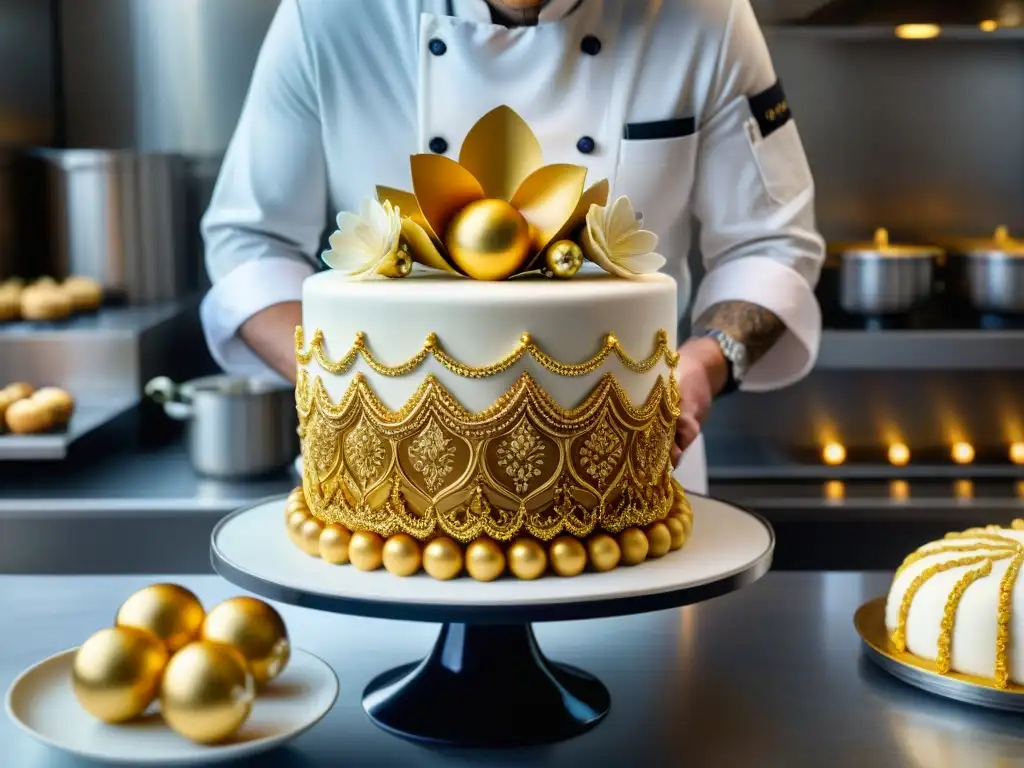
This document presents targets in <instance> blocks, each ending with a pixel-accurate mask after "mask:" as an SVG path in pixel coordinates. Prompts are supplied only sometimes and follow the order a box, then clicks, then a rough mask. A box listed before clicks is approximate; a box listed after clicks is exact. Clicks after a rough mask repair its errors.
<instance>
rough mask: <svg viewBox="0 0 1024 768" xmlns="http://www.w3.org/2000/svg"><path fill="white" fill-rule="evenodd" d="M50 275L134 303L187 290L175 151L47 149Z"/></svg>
mask: <svg viewBox="0 0 1024 768" xmlns="http://www.w3.org/2000/svg"><path fill="white" fill-rule="evenodd" d="M40 157H42V159H43V160H45V161H46V163H47V166H48V168H49V187H50V216H51V219H52V222H53V228H54V232H53V240H54V242H53V247H52V253H51V264H50V268H51V269H50V271H51V272H52V273H53V274H54V276H56V277H67V276H69V275H83V276H85V277H91V278H93V279H94V280H97V281H98V282H99V283H100V284H101V285H102V286H103V288H104V290H105V291H106V293H107V294H108V295H111V296H118V297H122V298H124V299H126V300H127V301H129V302H131V303H135V304H146V303H152V302H157V301H167V300H173V299H178V298H182V297H183V296H184V295H186V294H187V293H188V292H189V291H191V290H193V286H192V285H190V284H189V283H190V280H189V275H190V274H191V273H192V272H194V270H191V269H190V267H189V263H188V260H189V259H190V258H196V256H195V254H194V253H193V254H190V253H189V252H188V248H187V242H188V231H187V225H186V223H185V222H186V207H185V203H186V197H185V190H186V186H185V181H184V174H183V165H182V163H183V161H182V159H181V158H180V157H178V156H176V155H156V154H154V155H137V154H134V153H132V152H124V151H107V150H85V149H81V150H52V151H51V150H47V151H45V152H41V153H40Z"/></svg>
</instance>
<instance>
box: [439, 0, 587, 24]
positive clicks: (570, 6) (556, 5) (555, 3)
mask: <svg viewBox="0 0 1024 768" xmlns="http://www.w3.org/2000/svg"><path fill="white" fill-rule="evenodd" d="M584 2H586V0H548V3H547V5H545V6H544V7H543V8H541V10H540V19H539V20H540V22H541V23H544V22H547V21H561V20H562V19H564V18H565V17H566V16H568V15H569V14H570V13H572V12H573V11H575V10H576V8H577V6H580V5H582V4H583V3H584ZM451 5H452V10H453V11H454V13H455V15H456V16H458V17H459V18H463V19H470V20H472V21H479V22H483V23H489V22H490V21H491V9H490V8H489V7H488V5H487V2H486V0H453V1H452V4H451Z"/></svg>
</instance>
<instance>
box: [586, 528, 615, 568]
mask: <svg viewBox="0 0 1024 768" xmlns="http://www.w3.org/2000/svg"><path fill="white" fill-rule="evenodd" d="M587 555H588V556H589V558H590V564H591V565H592V566H594V570H595V571H597V572H598V573H604V572H605V571H611V570H614V569H615V568H617V567H618V565H619V560H621V559H622V550H621V549H619V542H617V541H616V540H615V539H614V538H613V537H612V536H609V535H608V534H607V533H599V534H597V535H595V536H591V537H590V538H589V539H587Z"/></svg>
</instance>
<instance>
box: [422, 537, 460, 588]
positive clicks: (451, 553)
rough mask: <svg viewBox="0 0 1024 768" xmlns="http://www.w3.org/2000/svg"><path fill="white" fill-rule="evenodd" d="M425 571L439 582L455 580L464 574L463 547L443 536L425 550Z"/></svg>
mask: <svg viewBox="0 0 1024 768" xmlns="http://www.w3.org/2000/svg"><path fill="white" fill-rule="evenodd" d="M423 570H425V571H426V572H427V573H428V574H430V575H431V576H432V577H433V578H435V579H437V580H438V581H448V580H450V579H454V578H455V577H456V576H458V575H459V574H460V573H462V547H460V546H459V545H458V544H456V543H455V542H454V541H452V540H451V539H449V538H447V537H445V536H442V537H441V538H438V539H434V540H433V541H431V542H430V543H429V544H427V546H425V547H424V548H423Z"/></svg>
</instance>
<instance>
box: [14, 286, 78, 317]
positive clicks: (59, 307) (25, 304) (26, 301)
mask: <svg viewBox="0 0 1024 768" xmlns="http://www.w3.org/2000/svg"><path fill="white" fill-rule="evenodd" d="M70 314H71V299H70V298H69V297H68V295H67V293H65V292H64V290H63V289H62V288H61V287H60V286H58V285H56V284H54V285H50V284H45V283H44V284H41V283H35V284H33V285H30V286H29V287H28V288H25V289H24V290H23V291H22V292H21V316H22V317H23V318H24V319H25V320H64V319H66V318H67V317H68V316H69V315H70Z"/></svg>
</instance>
